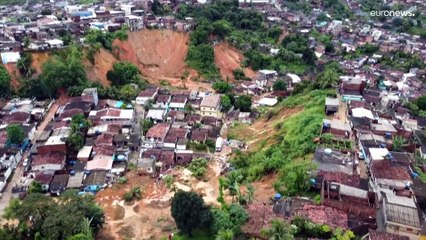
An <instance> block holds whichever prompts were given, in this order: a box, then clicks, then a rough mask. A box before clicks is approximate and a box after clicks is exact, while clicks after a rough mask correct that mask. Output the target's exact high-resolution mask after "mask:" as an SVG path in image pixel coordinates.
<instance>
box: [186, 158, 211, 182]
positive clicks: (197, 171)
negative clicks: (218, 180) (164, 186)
mask: <svg viewBox="0 0 426 240" xmlns="http://www.w3.org/2000/svg"><path fill="white" fill-rule="evenodd" d="M207 164H208V161H207V159H205V158H197V159H194V160H192V161H191V162H190V163H189V166H188V169H189V170H190V171H191V172H192V175H194V176H195V177H196V178H198V179H200V178H202V177H203V176H204V174H205V173H206V171H207Z"/></svg>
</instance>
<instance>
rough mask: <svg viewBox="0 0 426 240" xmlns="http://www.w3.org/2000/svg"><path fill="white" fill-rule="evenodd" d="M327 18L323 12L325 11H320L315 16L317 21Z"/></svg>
mask: <svg viewBox="0 0 426 240" xmlns="http://www.w3.org/2000/svg"><path fill="white" fill-rule="evenodd" d="M327 20H328V17H327V15H326V14H325V13H323V12H322V13H320V14H319V15H318V17H317V21H320V22H324V21H327Z"/></svg>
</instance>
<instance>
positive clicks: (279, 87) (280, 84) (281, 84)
mask: <svg viewBox="0 0 426 240" xmlns="http://www.w3.org/2000/svg"><path fill="white" fill-rule="evenodd" d="M272 89H273V90H274V91H285V90H287V83H286V82H285V81H284V80H282V79H278V80H277V81H275V82H274V85H272Z"/></svg>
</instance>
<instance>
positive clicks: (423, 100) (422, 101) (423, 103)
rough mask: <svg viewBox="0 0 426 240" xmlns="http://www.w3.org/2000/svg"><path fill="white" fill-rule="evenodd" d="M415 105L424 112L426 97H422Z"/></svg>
mask: <svg viewBox="0 0 426 240" xmlns="http://www.w3.org/2000/svg"><path fill="white" fill-rule="evenodd" d="M416 105H417V106H418V107H419V109H420V110H423V111H425V110H426V95H423V96H421V97H419V98H417V100H416Z"/></svg>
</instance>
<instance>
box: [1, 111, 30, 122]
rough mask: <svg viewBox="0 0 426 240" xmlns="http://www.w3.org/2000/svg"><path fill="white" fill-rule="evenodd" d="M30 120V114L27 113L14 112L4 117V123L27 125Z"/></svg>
mask: <svg viewBox="0 0 426 240" xmlns="http://www.w3.org/2000/svg"><path fill="white" fill-rule="evenodd" d="M29 118H30V114H29V113H26V112H14V113H11V114H10V115H6V116H4V117H3V120H2V121H3V122H4V123H25V122H27V120H28V119H29Z"/></svg>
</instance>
